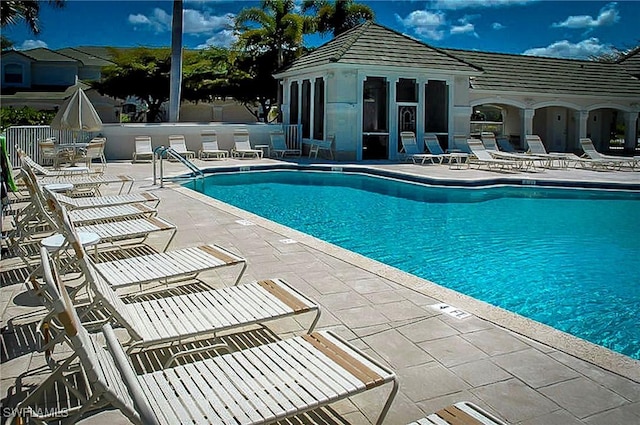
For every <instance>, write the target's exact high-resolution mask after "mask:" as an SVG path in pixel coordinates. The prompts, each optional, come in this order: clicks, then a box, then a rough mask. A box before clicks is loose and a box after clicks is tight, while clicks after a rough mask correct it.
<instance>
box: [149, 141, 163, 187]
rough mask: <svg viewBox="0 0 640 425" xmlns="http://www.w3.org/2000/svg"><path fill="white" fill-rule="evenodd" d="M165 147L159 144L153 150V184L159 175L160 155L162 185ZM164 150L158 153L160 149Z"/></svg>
mask: <svg viewBox="0 0 640 425" xmlns="http://www.w3.org/2000/svg"><path fill="white" fill-rule="evenodd" d="M164 149H165V147H164V146H158V147H157V148H155V149H154V150H153V155H152V160H153V185H154V186H155V185H156V181H157V178H156V177H157V175H156V160H157V159H158V156H159V157H160V185H161V187H162V153H163V152H164ZM160 150H162V152H160V154H159V155H158V151H160Z"/></svg>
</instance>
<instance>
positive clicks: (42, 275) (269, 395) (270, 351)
mask: <svg viewBox="0 0 640 425" xmlns="http://www.w3.org/2000/svg"><path fill="white" fill-rule="evenodd" d="M21 159H22V170H21V176H22V178H23V180H24V182H25V187H26V188H27V190H28V192H29V195H30V200H31V202H30V204H29V205H28V206H27V207H25V208H24V210H23V211H22V214H21V217H20V219H19V220H18V225H17V234H18V237H17V242H16V243H17V244H20V245H21V244H23V243H25V242H26V241H27V240H28V239H31V240H33V241H36V242H37V241H38V240H39V238H42V237H44V236H46V235H49V234H50V233H51V232H57V233H59V234H60V235H62V236H63V237H64V241H65V242H64V243H63V244H62V245H61V246H60V247H59V249H58V250H57V252H56V253H52V252H50V251H49V250H47V248H45V247H44V246H43V247H41V248H40V250H39V252H38V255H37V259H38V261H37V262H36V263H37V264H35V265H34V267H33V268H32V273H31V275H30V276H29V278H28V279H27V285H28V286H29V288H30V290H32V291H33V293H34V294H36V295H37V296H38V297H39V299H40V300H41V302H42V304H43V305H44V306H45V307H46V309H47V311H48V313H47V315H46V316H45V317H44V318H43V319H42V320H41V322H40V324H39V326H38V331H39V333H40V335H41V337H42V344H41V346H40V350H41V351H44V352H45V358H46V360H47V365H48V366H49V367H50V368H51V372H50V374H49V375H48V377H47V378H46V379H45V380H44V381H43V382H41V383H40V384H39V385H38V386H37V388H35V390H33V391H32V392H31V393H30V394H29V395H28V396H27V397H26V398H25V399H24V400H23V401H22V402H21V403H20V404H19V405H18V406H17V408H16V409H13V410H12V412H13V413H14V414H16V415H19V416H21V418H13V417H12V418H9V423H12V422H11V421H12V420H13V419H26V420H27V421H30V422H31V421H33V422H36V423H50V422H58V420H61V423H75V422H76V421H78V420H79V419H81V418H84V417H87V416H89V415H91V414H92V413H93V412H94V411H96V410H98V409H102V408H105V407H110V408H116V409H118V410H119V411H120V412H121V413H122V414H123V415H125V416H126V417H127V418H128V419H129V420H131V421H132V422H133V423H141V424H161V423H166V424H177V423H210V424H237V423H243V424H245V423H246V424H264V423H272V422H275V421H278V420H282V419H286V418H289V417H292V416H295V415H298V414H301V413H304V412H306V411H308V410H312V409H316V408H318V407H320V406H325V405H327V404H330V403H333V402H335V401H338V400H341V399H344V398H347V397H351V396H353V395H355V394H358V393H361V392H364V391H368V390H370V389H373V388H377V387H381V386H387V385H386V384H392V387H391V390H390V392H389V394H388V396H387V399H386V401H385V402H384V404H383V405H381V406H380V415H379V417H378V419H377V422H376V423H382V422H383V420H384V418H385V416H386V414H387V412H388V410H389V408H390V406H391V403H392V401H393V399H394V397H395V394H396V393H397V390H398V382H397V378H396V376H395V374H394V372H393V371H391V370H390V369H388V368H387V367H385V366H383V365H381V364H380V363H379V362H377V361H376V360H374V359H373V358H371V357H369V356H367V355H366V354H364V353H363V352H362V351H360V350H359V349H357V348H355V347H354V346H353V345H351V344H350V343H348V342H347V341H345V340H343V339H341V338H340V337H339V336H337V335H336V334H334V333H332V332H330V331H315V326H316V324H317V323H318V320H319V317H320V308H319V306H318V305H317V304H316V303H315V302H314V301H313V300H311V299H310V298H308V297H307V296H305V295H304V294H302V293H301V292H299V291H298V290H296V289H295V288H294V287H293V286H291V285H290V284H288V283H287V282H285V281H284V280H283V279H280V278H269V279H264V280H260V281H253V282H248V283H242V282H241V278H242V276H243V274H244V271H245V270H246V268H247V262H246V260H245V259H244V258H243V257H241V256H239V255H238V254H236V253H233V252H231V251H229V250H228V249H225V248H223V247H220V246H217V245H214V244H206V245H200V246H194V247H187V248H181V249H168V245H169V243H170V242H169V243H167V245H166V246H165V247H164V248H163V249H162V250H161V251H159V252H155V251H154V252H151V253H142V254H140V253H137V252H136V253H134V254H133V255H127V256H123V257H122V258H117V259H105V258H106V257H105V258H102V257H100V259H99V261H98V258H97V257H96V258H92V256H91V255H90V253H89V252H88V251H87V248H86V247H85V246H83V242H82V234H83V233H87V232H95V233H98V234H99V238H100V241H101V242H109V243H110V244H113V243H123V241H129V239H130V238H132V237H134V236H140V235H141V234H143V233H145V232H147V234H149V233H153V232H154V230H152V229H147V230H146V231H141V232H139V233H132V232H130V231H128V230H127V229H128V228H129V226H130V225H132V224H134V223H137V225H138V226H139V225H140V223H142V222H144V221H145V220H149V219H151V220H156V221H160V222H163V223H165V225H167V226H168V227H170V228H171V229H172V231H173V232H174V233H175V230H176V229H175V226H173V225H172V224H171V223H169V222H168V221H166V220H164V219H162V218H160V217H158V211H157V206H158V204H159V202H160V200H159V199H158V198H157V197H156V196H155V195H153V194H151V193H144V192H143V193H128V194H118V195H109V196H96V197H92V198H88V197H82V198H73V197H69V196H66V195H62V194H60V193H56V192H54V191H53V190H51V189H50V187H48V186H47V185H46V184H43V181H45V180H44V179H46V178H47V177H44V176H43V175H38V174H36V169H38V167H33V166H32V165H33V162H32V161H31V160H30V158H28V157H27V156H26V155H24V153H21ZM85 174H86V175H85ZM87 175H88V173H83V174H79V173H70V174H64V172H63V171H61V172H60V174H59V175H58V179H59V180H58V181H65V182H71V183H70V184H75V183H76V182H81V181H83V179H86V178H87ZM103 177H104V179H105V181H110V180H109V179H110V177H109V176H103ZM89 199H91V200H92V202H91V203H83V202H79V201H86V200H89ZM109 229H112V230H109ZM116 234H117V237H115V235H116ZM127 243H129V242H125V245H120V246H119V248H118V249H122V250H124V249H125V248H126V246H127V245H126V244H127ZM63 251H69V259H70V260H71V261H70V265H69V264H67V267H66V269H65V270H66V272H67V274H64V275H63V274H61V269H60V266H61V262H60V260H59V258H56V256H58V255H59V254H60V252H63ZM24 255H25V258H26V257H27V254H24ZM231 267H235V268H238V269H239V272H238V273H237V275H235V277H233V278H232V279H230V281H229V282H226V283H225V284H224V285H223V286H222V287H221V286H220V285H219V283H220V282H213V281H211V280H210V279H198V280H199V282H198V283H197V284H195V285H194V283H193V282H194V280H193V279H196V278H199V276H200V274H201V273H202V272H205V271H214V270H221V269H222V268H224V269H225V270H226V269H229V270H231V269H230V268H231ZM78 272H79V277H78V278H76V277H75V276H76V273H78ZM68 276H69V279H75V280H73V284H74V286H72V287H68V285H70V284H71V282H72V280H68V279H67V277H68ZM225 276H228V273H227V274H226V275H225ZM63 279H67V281H65V280H63ZM69 288H71V290H69ZM122 290H125V291H126V293H124V292H121V291H122ZM301 315H306V316H310V320H309V322H308V326H306V334H304V335H302V336H297V337H292V338H287V339H283V340H276V341H273V342H269V343H264V344H260V345H256V346H253V347H250V348H244V349H242V350H236V351H231V350H229V347H228V346H226V345H225V344H223V343H222V341H223V340H222V339H220V338H218V337H219V336H220V335H222V334H224V333H227V332H234V331H237V330H241V329H244V328H245V327H246V326H248V325H253V324H265V323H268V322H271V321H274V320H277V319H282V318H285V317H293V316H296V317H298V316H301ZM114 328H121V329H120V330H122V331H124V333H121V334H119V337H117V336H116V331H117V329H114ZM122 341H124V342H122ZM191 341H197V344H198V348H195V349H194V348H192V345H189V342H191ZM60 344H66V345H67V346H68V347H69V348H70V349H71V351H70V352H69V351H66V352H64V354H65V355H66V356H62V355H55V356H54V354H53V350H54V348H55V347H56V346H58V345H60ZM164 347H170V348H171V350H170V351H171V353H172V354H171V355H170V356H167V357H166V359H164V360H163V361H162V364H161V365H160V366H159V367H158V368H154V367H151V366H149V367H148V369H149V370H147V369H143V370H139V369H135V368H134V361H133V359H134V358H135V357H136V356H138V357H139V356H144V355H147V353H155V350H158V349H163V350H164V349H165V348H164ZM212 352H215V355H213V354H212ZM69 353H70V354H69ZM222 353H226V354H222ZM205 354H206V355H205ZM149 355H150V356H151V355H152V354H149ZM153 355H155V354H153ZM145 367H146V366H145ZM52 394H53V397H52ZM65 394H66V395H69V394H71V395H72V397H71V398H74V399H75V400H74V401H73V402H72V403H70V404H64V403H63V404H61V402H60V400H59V398H60V396H61V395H65ZM62 398H64V397H62ZM52 406H53V407H52ZM443 421H445V422H443ZM451 421H453V422H451ZM461 421H464V422H461ZM416 423H417V424H440V423H477V424H488V425H491V424H492V425H500V424H503V422H501V421H500V420H499V419H497V418H495V417H494V416H492V415H491V414H489V413H487V412H485V411H483V410H482V409H481V408H480V407H478V406H475V405H474V404H472V403H468V402H460V403H456V404H455V405H453V406H449V407H448V408H445V409H442V410H441V411H438V412H436V413H434V414H432V415H429V416H428V417H426V418H422V419H420V420H418V421H417V422H416Z"/></svg>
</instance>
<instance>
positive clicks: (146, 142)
mask: <svg viewBox="0 0 640 425" xmlns="http://www.w3.org/2000/svg"><path fill="white" fill-rule="evenodd" d="M134 143H135V150H134V151H133V158H132V161H131V162H133V163H136V162H138V161H142V160H147V159H148V160H149V161H151V160H153V147H152V145H151V136H136V137H135V138H134Z"/></svg>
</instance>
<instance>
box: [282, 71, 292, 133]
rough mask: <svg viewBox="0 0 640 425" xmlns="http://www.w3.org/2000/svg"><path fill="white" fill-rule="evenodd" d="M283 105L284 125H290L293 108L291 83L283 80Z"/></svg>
mask: <svg viewBox="0 0 640 425" xmlns="http://www.w3.org/2000/svg"><path fill="white" fill-rule="evenodd" d="M281 84H282V105H280V114H282V124H283V125H289V124H290V122H289V109H290V107H291V82H290V81H289V80H282V81H281Z"/></svg>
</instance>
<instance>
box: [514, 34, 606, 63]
mask: <svg viewBox="0 0 640 425" xmlns="http://www.w3.org/2000/svg"><path fill="white" fill-rule="evenodd" d="M610 52H611V47H609V46H607V45H606V44H602V43H600V40H598V39H597V38H595V37H591V38H587V39H586V40H582V41H580V42H578V43H571V42H570V41H568V40H561V41H556V42H555V43H553V44H550V45H549V46H547V47H537V48H534V49H529V50H527V51H525V52H524V53H523V54H525V55H530V56H549V57H554V58H569V59H587V58H589V57H590V56H597V55H601V54H603V53H610Z"/></svg>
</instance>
